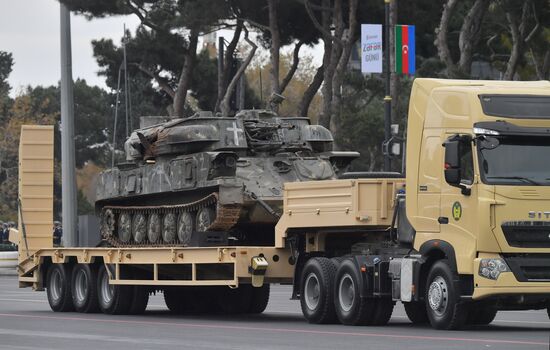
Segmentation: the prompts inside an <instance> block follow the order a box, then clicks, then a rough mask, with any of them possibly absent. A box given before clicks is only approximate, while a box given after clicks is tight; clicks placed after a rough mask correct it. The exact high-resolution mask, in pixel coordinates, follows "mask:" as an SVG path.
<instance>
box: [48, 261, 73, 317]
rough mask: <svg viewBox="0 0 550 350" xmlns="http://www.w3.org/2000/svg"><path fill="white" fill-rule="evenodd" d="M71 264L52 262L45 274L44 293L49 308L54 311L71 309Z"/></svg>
mask: <svg viewBox="0 0 550 350" xmlns="http://www.w3.org/2000/svg"><path fill="white" fill-rule="evenodd" d="M70 276H71V266H70V265H68V264H53V265H51V266H50V268H49V269H48V273H47V275H46V294H47V295H48V303H49V304H50V308H51V309H52V310H53V311H56V312H67V311H73V309H74V306H73V298H72V296H71V277H70Z"/></svg>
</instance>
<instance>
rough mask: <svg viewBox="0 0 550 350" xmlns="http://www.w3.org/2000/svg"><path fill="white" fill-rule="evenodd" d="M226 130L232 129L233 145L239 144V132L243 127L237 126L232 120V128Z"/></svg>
mask: <svg viewBox="0 0 550 350" xmlns="http://www.w3.org/2000/svg"><path fill="white" fill-rule="evenodd" d="M227 131H233V140H234V141H233V142H234V143H235V146H238V145H239V133H240V132H243V129H241V128H238V127H237V123H235V122H233V127H232V128H227Z"/></svg>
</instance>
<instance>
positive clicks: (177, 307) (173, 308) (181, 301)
mask: <svg viewBox="0 0 550 350" xmlns="http://www.w3.org/2000/svg"><path fill="white" fill-rule="evenodd" d="M163 294H164V302H165V303H166V307H168V310H170V312H171V313H173V314H176V315H181V314H185V313H188V312H190V311H191V308H190V306H189V304H190V302H192V301H191V299H190V296H191V293H190V290H189V289H187V288H185V287H183V288H166V289H165V290H164V293H163Z"/></svg>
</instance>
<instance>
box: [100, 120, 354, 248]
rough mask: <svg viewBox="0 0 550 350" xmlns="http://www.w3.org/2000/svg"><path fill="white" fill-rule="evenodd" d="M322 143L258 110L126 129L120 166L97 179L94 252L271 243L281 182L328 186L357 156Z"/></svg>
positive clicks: (301, 123)
mask: <svg viewBox="0 0 550 350" xmlns="http://www.w3.org/2000/svg"><path fill="white" fill-rule="evenodd" d="M332 143H333V138H332V135H331V133H330V131H329V130H327V129H326V128H324V127H322V126H320V125H311V124H310V121H309V119H307V118H297V117H279V116H278V115H277V114H275V113H274V112H272V111H267V110H243V111H241V112H239V113H237V114H236V116H235V117H230V118H222V117H217V116H214V115H213V114H212V113H211V112H199V113H197V114H195V115H194V116H192V117H190V118H186V119H175V120H170V121H168V122H166V123H162V124H157V125H153V126H149V127H145V128H141V129H138V130H135V131H134V132H133V133H132V135H131V136H130V137H129V138H128V140H127V141H126V143H125V153H126V162H124V163H121V164H118V165H117V166H115V167H113V168H112V169H108V170H106V171H104V172H102V173H101V175H100V177H99V180H98V184H97V202H96V210H97V212H98V214H99V215H100V218H101V234H102V239H103V244H109V245H113V246H167V245H174V246H212V245H234V244H238V245H271V244H273V237H274V235H273V230H274V227H275V224H276V222H277V220H278V217H279V213H280V210H281V208H282V192H283V184H284V183H285V182H294V181H310V180H325V179H335V178H337V177H338V175H339V174H340V173H342V172H344V171H345V169H346V168H347V167H348V166H349V164H350V162H351V161H352V160H353V159H355V158H356V157H358V156H359V154H358V153H357V152H334V151H332Z"/></svg>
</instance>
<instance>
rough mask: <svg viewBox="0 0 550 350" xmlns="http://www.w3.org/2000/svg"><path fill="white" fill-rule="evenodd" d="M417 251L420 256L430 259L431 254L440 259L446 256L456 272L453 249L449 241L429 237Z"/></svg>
mask: <svg viewBox="0 0 550 350" xmlns="http://www.w3.org/2000/svg"><path fill="white" fill-rule="evenodd" d="M418 252H419V253H420V254H422V257H424V258H426V260H431V259H429V258H430V257H433V256H435V257H438V258H440V259H443V258H446V259H447V260H448V261H449V264H450V266H451V269H452V271H453V272H455V273H457V271H458V269H457V266H456V256H455V250H454V248H453V246H452V245H451V244H450V243H449V242H446V241H443V240H440V239H431V240H429V241H426V242H424V243H422V245H421V246H420V249H419V250H418Z"/></svg>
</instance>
